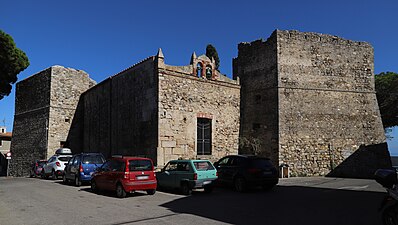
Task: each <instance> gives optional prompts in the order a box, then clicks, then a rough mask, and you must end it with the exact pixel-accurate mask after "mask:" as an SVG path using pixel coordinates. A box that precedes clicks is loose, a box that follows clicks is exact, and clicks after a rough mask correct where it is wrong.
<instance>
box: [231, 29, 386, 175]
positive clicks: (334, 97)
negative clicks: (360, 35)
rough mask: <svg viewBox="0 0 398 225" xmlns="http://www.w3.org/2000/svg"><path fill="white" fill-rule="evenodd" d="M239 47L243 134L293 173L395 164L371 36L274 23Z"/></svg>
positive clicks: (236, 63)
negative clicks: (354, 37)
mask: <svg viewBox="0 0 398 225" xmlns="http://www.w3.org/2000/svg"><path fill="white" fill-rule="evenodd" d="M238 50H239V53H238V57H237V58H235V59H234V60H233V73H234V77H235V78H236V77H239V78H240V82H241V127H240V140H243V141H249V142H250V143H257V146H256V148H257V150H258V153H259V154H262V155H265V156H267V157H270V158H272V160H273V161H274V163H275V164H277V165H280V164H287V165H289V168H290V175H293V176H313V175H327V174H331V175H338V176H355V177H368V176H370V175H372V173H373V171H374V170H375V169H377V168H385V167H389V165H390V164H391V162H390V161H389V154H388V151H387V147H386V144H385V143H384V142H385V135H384V130H383V125H382V121H381V118H380V112H379V108H378V105H377V100H376V94H375V88H374V69H373V48H372V46H371V45H370V44H368V43H365V42H355V41H350V40H345V39H342V38H339V37H336V36H332V35H323V34H317V33H302V32H298V31H280V30H276V31H274V32H273V33H272V35H271V36H270V37H269V38H268V40H267V41H263V40H257V41H254V42H251V43H241V44H239V46H238ZM383 143H384V144H383ZM248 147H249V146H246V148H243V149H241V150H242V153H245V152H246V153H248V152H250V151H252V148H248Z"/></svg>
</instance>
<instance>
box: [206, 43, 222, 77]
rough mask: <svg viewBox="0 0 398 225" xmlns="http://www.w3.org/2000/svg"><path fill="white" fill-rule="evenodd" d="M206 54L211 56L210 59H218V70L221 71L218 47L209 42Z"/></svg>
mask: <svg viewBox="0 0 398 225" xmlns="http://www.w3.org/2000/svg"><path fill="white" fill-rule="evenodd" d="M206 56H207V57H209V59H211V58H214V60H215V61H216V70H218V71H220V70H219V69H218V67H220V58H218V53H217V49H216V48H215V47H214V46H213V45H211V44H208V45H207V46H206Z"/></svg>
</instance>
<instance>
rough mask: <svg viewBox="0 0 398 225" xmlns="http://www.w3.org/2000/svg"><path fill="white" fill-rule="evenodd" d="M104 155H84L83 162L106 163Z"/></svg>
mask: <svg viewBox="0 0 398 225" xmlns="http://www.w3.org/2000/svg"><path fill="white" fill-rule="evenodd" d="M104 161H105V160H104V157H102V155H85V156H83V164H102V163H104Z"/></svg>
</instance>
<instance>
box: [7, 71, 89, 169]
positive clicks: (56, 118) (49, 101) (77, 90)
mask: <svg viewBox="0 0 398 225" xmlns="http://www.w3.org/2000/svg"><path fill="white" fill-rule="evenodd" d="M93 83H94V82H93V81H92V80H91V79H90V78H89V77H88V75H87V73H85V72H84V71H79V70H75V69H70V68H64V67H61V66H53V67H50V68H48V69H46V70H44V71H41V72H39V73H38V74H35V75H33V76H31V77H29V78H27V79H25V80H22V81H20V82H18V83H17V89H16V100H15V116H14V129H13V141H12V143H11V152H12V154H13V155H12V161H11V175H13V176H27V175H29V168H30V164H31V163H32V162H33V161H34V160H37V159H48V158H49V157H50V156H51V155H53V154H54V152H55V150H56V149H57V148H59V147H60V144H61V141H62V142H65V141H66V136H67V134H68V131H69V127H70V123H71V122H70V121H72V120H73V115H74V111H75V109H76V106H77V102H78V99H79V96H80V95H81V93H83V92H84V91H86V90H87V89H88V88H89V87H90V86H92V85H93Z"/></svg>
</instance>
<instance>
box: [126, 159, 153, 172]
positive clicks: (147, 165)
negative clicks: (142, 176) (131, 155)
mask: <svg viewBox="0 0 398 225" xmlns="http://www.w3.org/2000/svg"><path fill="white" fill-rule="evenodd" d="M129 170H130V171H151V170H152V163H151V161H149V160H130V161H129Z"/></svg>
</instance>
